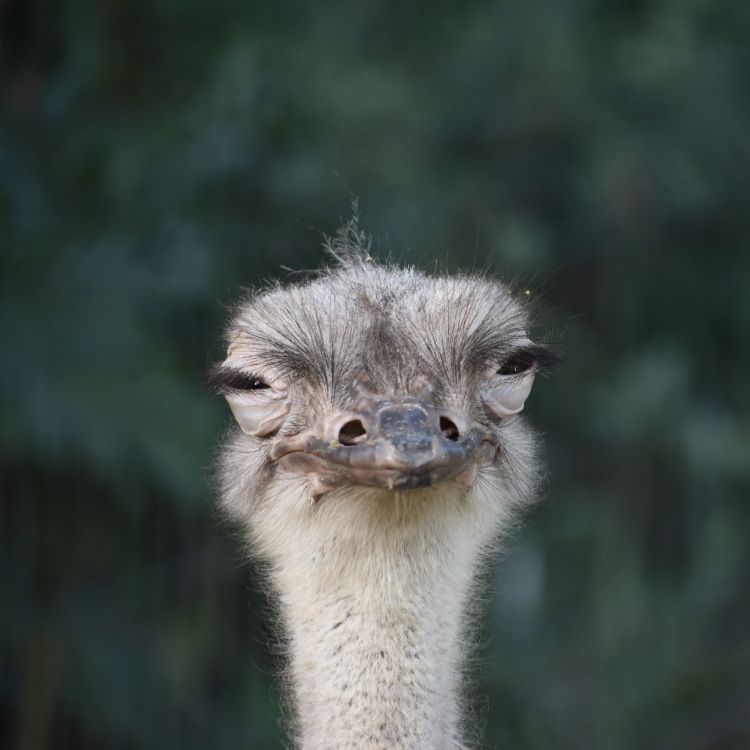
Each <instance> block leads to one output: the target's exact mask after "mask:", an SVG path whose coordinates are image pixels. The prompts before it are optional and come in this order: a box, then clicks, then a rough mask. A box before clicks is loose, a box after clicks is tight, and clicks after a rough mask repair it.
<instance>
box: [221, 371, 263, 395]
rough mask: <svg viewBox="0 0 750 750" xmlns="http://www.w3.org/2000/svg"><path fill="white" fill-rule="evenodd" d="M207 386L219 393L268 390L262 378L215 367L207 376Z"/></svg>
mask: <svg viewBox="0 0 750 750" xmlns="http://www.w3.org/2000/svg"><path fill="white" fill-rule="evenodd" d="M208 384H209V385H210V386H211V387H212V388H213V389H214V390H216V391H218V392H219V393H227V392H229V391H261V390H264V389H266V388H270V387H271V386H269V385H268V383H266V382H265V381H264V380H263V379H262V378H259V377H258V376H257V375H251V374H249V373H246V372H242V371H241V370H235V369H234V368H233V367H221V366H219V367H215V368H214V369H213V370H211V372H210V373H209V375H208Z"/></svg>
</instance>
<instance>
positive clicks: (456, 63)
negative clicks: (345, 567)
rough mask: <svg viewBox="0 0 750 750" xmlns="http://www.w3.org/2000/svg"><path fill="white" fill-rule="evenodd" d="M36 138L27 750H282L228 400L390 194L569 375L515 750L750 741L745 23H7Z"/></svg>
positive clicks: (6, 215) (21, 335) (510, 595)
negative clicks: (219, 492) (252, 314)
mask: <svg viewBox="0 0 750 750" xmlns="http://www.w3.org/2000/svg"><path fill="white" fill-rule="evenodd" d="M0 117H1V120H0V257H1V260H0V263H1V264H2V265H1V268H2V271H1V272H0V288H1V289H2V301H1V302H0V309H1V310H2V339H1V340H2V349H1V350H0V358H1V361H2V368H1V372H0V394H1V397H2V419H1V421H0V440H1V443H0V463H1V466H2V469H1V472H2V473H1V481H2V484H1V486H0V489H1V491H2V516H1V518H0V534H1V536H0V565H1V571H2V593H1V599H0V632H1V633H2V652H1V655H0V656H1V662H0V667H1V669H2V672H1V676H0V746H2V747H3V748H9V749H12V750H43V749H47V748H54V749H60V750H63V749H65V750H72V749H80V750H87V749H88V748H98V749H102V748H106V749H108V750H109V749H110V748H111V749H113V750H114V749H117V750H120V749H121V750H130V749H131V748H132V749H135V748H139V749H140V748H144V749H150V748H154V749H157V748H158V750H171V749H172V748H175V749H178V748H179V750H193V749H195V750H205V749H206V748H211V749H212V750H220V749H222V748H232V750H236V748H240V747H243V748H261V749H264V748H269V749H270V748H276V747H280V746H281V743H282V729H281V722H282V713H283V708H282V705H281V702H280V697H279V690H278V687H279V686H278V683H277V682H275V680H274V677H273V674H274V669H275V667H276V666H277V665H276V663H275V657H274V656H273V654H272V652H271V650H270V649H269V646H268V643H269V633H270V628H269V623H268V620H267V619H266V616H265V610H266V607H267V602H266V600H265V599H264V598H263V594H262V592H261V590H260V586H259V585H258V581H257V578H256V575H255V573H254V571H253V569H252V567H249V566H247V565H245V564H244V562H243V560H242V558H241V555H240V552H239V545H238V544H237V539H236V536H237V535H236V530H234V529H232V528H231V527H229V526H228V525H227V524H225V523H224V521H223V520H222V519H221V517H220V515H219V513H218V512H217V511H216V509H215V504H214V497H213V495H212V490H211V486H210V465H211V461H212V455H213V451H214V450H215V445H216V444H217V441H218V439H219V437H220V435H221V433H222V431H223V430H224V429H225V428H226V427H227V425H228V423H229V419H228V415H227V410H226V409H225V407H224V406H223V404H222V403H221V402H220V400H219V399H216V398H214V397H213V396H211V395H210V394H209V393H207V391H206V389H205V387H204V386H203V381H202V376H203V373H204V372H205V370H206V368H207V367H208V365H209V364H210V363H211V362H212V361H214V360H215V359H217V358H218V357H220V356H221V352H222V348H223V347H222V343H221V335H222V330H223V326H224V323H225V320H226V311H225V308H224V305H225V304H226V303H230V302H233V301H236V300H237V299H238V297H239V296H240V294H241V288H242V287H243V286H250V285H254V284H257V283H259V282H261V281H262V280H263V279H264V278H267V277H268V276H282V277H284V276H285V275H286V274H287V272H286V271H285V270H284V267H290V268H295V269H299V268H315V267H318V266H319V265H320V263H321V262H322V252H321V248H320V244H321V235H322V233H332V232H334V231H335V229H336V227H337V225H338V222H339V220H340V219H342V218H343V219H346V218H348V216H349V204H350V199H351V195H352V194H354V195H357V196H359V197H360V208H361V213H362V225H363V228H364V229H365V230H366V231H368V232H370V233H372V234H373V235H374V236H375V238H376V239H375V242H374V248H375V253H376V254H377V255H379V256H380V257H385V256H388V255H389V254H390V255H393V256H394V257H396V258H400V259H402V260H404V261H405V262H407V263H415V264H417V265H421V266H423V267H427V268H429V267H431V266H432V264H433V263H434V261H435V260H438V261H439V263H440V264H441V265H443V266H447V267H448V268H451V269H455V268H471V267H473V266H475V265H476V266H479V267H484V266H486V265H489V266H491V267H492V268H493V269H495V270H496V272H497V273H498V274H499V275H501V276H504V277H506V278H511V279H513V280H515V281H516V282H517V283H519V284H521V285H522V288H523V287H528V288H529V289H530V290H531V293H532V296H533V297H534V298H535V299H536V300H537V302H538V305H539V308H540V311H541V318H542V321H543V325H544V327H545V328H544V330H545V332H546V333H545V335H546V336H547V337H548V338H549V339H551V340H553V341H555V342H556V343H557V344H558V345H559V346H560V348H561V349H563V350H564V351H565V352H566V354H567V363H566V364H565V366H564V367H563V368H562V369H560V371H559V372H558V373H557V375H556V376H555V377H554V378H553V379H551V380H550V381H548V382H543V383H541V384H540V386H539V387H538V388H537V389H536V390H535V393H534V395H533V398H532V399H531V403H530V407H529V412H530V415H531V418H532V419H533V420H534V422H535V423H536V424H538V425H540V426H541V427H542V428H543V429H544V432H545V434H546V438H545V442H546V446H547V448H546V452H547V461H548V466H549V471H548V482H547V489H546V491H545V496H544V500H543V502H542V503H541V504H540V505H539V506H538V507H537V508H536V509H535V510H534V511H533V512H532V513H531V514H530V516H529V517H528V519H527V522H526V524H525V526H524V527H523V528H521V529H520V530H519V532H518V533H517V534H516V535H515V537H514V540H513V542H512V544H511V545H510V547H509V549H508V550H507V552H506V553H505V555H504V559H503V562H502V565H501V566H500V567H499V568H498V570H497V573H496V574H495V575H493V577H492V578H491V580H490V584H489V585H490V590H491V597H490V599H489V605H488V614H487V624H486V628H485V630H484V632H483V636H482V647H481V649H480V654H479V655H480V657H481V658H480V659H479V660H478V662H477V667H476V678H477V683H478V684H477V688H478V693H479V694H480V695H485V696H486V698H485V700H484V702H483V703H480V708H479V713H480V715H481V716H482V717H483V720H484V721H485V723H486V747H488V748H498V749H500V750H504V749H506V748H507V749H509V750H510V749H513V750H548V749H549V748H556V749H558V750H559V749H562V750H568V749H570V750H574V749H576V750H577V749H586V750H590V749H592V748H595V749H597V750H635V749H636V748H637V749H638V750H651V749H653V750H656V749H657V748H658V750H678V749H679V750H741V749H745V750H746V749H747V748H750V599H749V596H748V594H749V592H750V504H749V501H750V478H749V473H750V472H749V468H750V423H749V422H748V413H749V412H750V409H749V407H750V389H749V388H748V382H749V381H748V371H750V346H748V341H749V340H750V304H749V303H748V295H749V294H750V203H749V196H750V178H749V175H750V138H749V136H748V134H749V133H750V8H749V6H748V5H747V3H746V2H744V0H632V1H630V2H625V1H624V0H621V1H613V2H591V0H556V1H551V2H540V1H538V0H530V1H529V2H502V3H491V2H480V1H478V0H470V1H468V0H467V1H465V2H462V3H441V2H435V1H434V0H433V1H432V2H424V1H422V0H418V1H414V2H409V3H382V2H375V1H374V0H367V1H365V2H360V3H341V2H331V3H322V2H297V3H291V2H286V1H285V0H279V1H277V2H264V3H252V2H246V3H235V2H228V1H227V0H214V2H205V1H203V0H200V1H199V0H151V2H148V3H140V2H132V1H127V2H126V1H125V0H108V1H107V2H99V3H96V2H86V1H84V0H56V1H55V2H43V0H2V1H1V2H0Z"/></svg>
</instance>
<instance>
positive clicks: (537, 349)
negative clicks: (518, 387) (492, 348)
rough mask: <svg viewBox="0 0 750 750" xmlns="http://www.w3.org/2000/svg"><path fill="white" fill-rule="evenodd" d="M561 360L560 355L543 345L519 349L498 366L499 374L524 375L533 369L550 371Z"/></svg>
mask: <svg viewBox="0 0 750 750" xmlns="http://www.w3.org/2000/svg"><path fill="white" fill-rule="evenodd" d="M560 360H561V357H560V355H558V354H557V353H555V352H553V351H551V350H550V349H547V348H545V347H542V346H534V347H528V348H525V349H518V350H516V351H514V352H513V353H512V354H511V355H510V356H509V357H508V358H507V359H506V360H505V362H503V364H501V365H500V367H498V368H497V374H498V375H504V376H509V375H522V374H523V373H526V372H529V371H530V370H532V369H533V370H534V371H535V372H548V371H549V370H551V369H552V368H553V367H554V366H555V365H557V364H559V362H560Z"/></svg>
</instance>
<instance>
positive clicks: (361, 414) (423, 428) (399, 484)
mask: <svg viewBox="0 0 750 750" xmlns="http://www.w3.org/2000/svg"><path fill="white" fill-rule="evenodd" d="M460 422H461V420H459V419H451V417H450V416H449V415H448V414H447V413H446V411H445V410H441V409H438V408H436V407H434V406H432V405H431V404H427V403H424V402H422V401H419V400H417V399H413V398H407V399H403V400H401V401H378V402H375V403H374V404H373V405H372V406H371V407H370V408H367V409H362V410H360V411H358V412H350V413H348V414H346V415H339V417H338V419H331V420H328V421H327V423H326V424H324V425H322V426H321V427H320V428H319V429H313V430H309V431H306V432H302V433H299V434H297V435H294V436H292V437H282V438H280V439H279V440H278V441H277V442H276V443H275V444H274V445H273V447H272V448H271V452H270V459H271V461H274V462H276V461H278V462H279V463H280V465H281V466H283V467H284V468H285V469H287V470H289V471H292V472H294V473H297V474H307V475H310V477H311V479H313V480H314V484H315V486H316V489H314V493H315V494H316V495H320V494H324V492H326V491H329V490H331V489H334V488H336V487H341V486H345V485H365V486H375V487H388V488H390V489H413V488H417V487H427V486H429V485H432V484H435V483H436V482H439V481H441V480H444V479H449V478H451V477H455V478H457V479H459V480H463V481H464V482H465V483H467V484H470V483H471V480H473V476H474V473H475V470H476V469H475V467H476V464H477V463H478V462H479V461H480V460H481V459H482V458H486V457H487V452H488V451H494V450H495V447H496V441H495V439H494V436H493V435H492V433H490V432H489V430H487V429H485V428H484V427H481V426H479V425H474V426H473V427H471V428H467V429H466V431H465V432H464V431H462V430H460V429H459V427H458V426H457V425H458V424H459V423H460Z"/></svg>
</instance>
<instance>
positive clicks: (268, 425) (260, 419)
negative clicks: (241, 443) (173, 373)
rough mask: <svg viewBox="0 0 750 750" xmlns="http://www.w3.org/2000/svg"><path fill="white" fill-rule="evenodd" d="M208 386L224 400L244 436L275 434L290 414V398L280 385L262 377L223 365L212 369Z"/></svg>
mask: <svg viewBox="0 0 750 750" xmlns="http://www.w3.org/2000/svg"><path fill="white" fill-rule="evenodd" d="M209 383H210V384H211V385H212V386H213V387H214V388H215V389H216V390H217V391H218V392H219V393H221V394H223V395H224V397H225V398H226V400H227V403H228V404H229V408H230V409H231V410H232V414H233V415H234V418H235V419H236V420H237V424H238V425H239V426H240V429H241V430H242V431H243V432H244V433H245V434H246V435H253V436H255V437H265V436H267V435H271V434H272V433H274V432H276V431H277V430H278V429H279V427H281V425H282V424H283V423H284V420H285V418H286V415H287V414H288V413H289V398H288V396H287V391H286V388H285V387H284V386H282V385H278V386H277V387H272V386H271V385H270V384H269V383H267V382H266V381H265V380H263V378H261V377H259V376H257V375H252V374H250V373H247V372H244V371H242V370H239V369H237V368H235V367H231V366H227V365H226V364H224V365H220V366H219V367H216V368H214V370H212V372H211V374H210V375H209Z"/></svg>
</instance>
